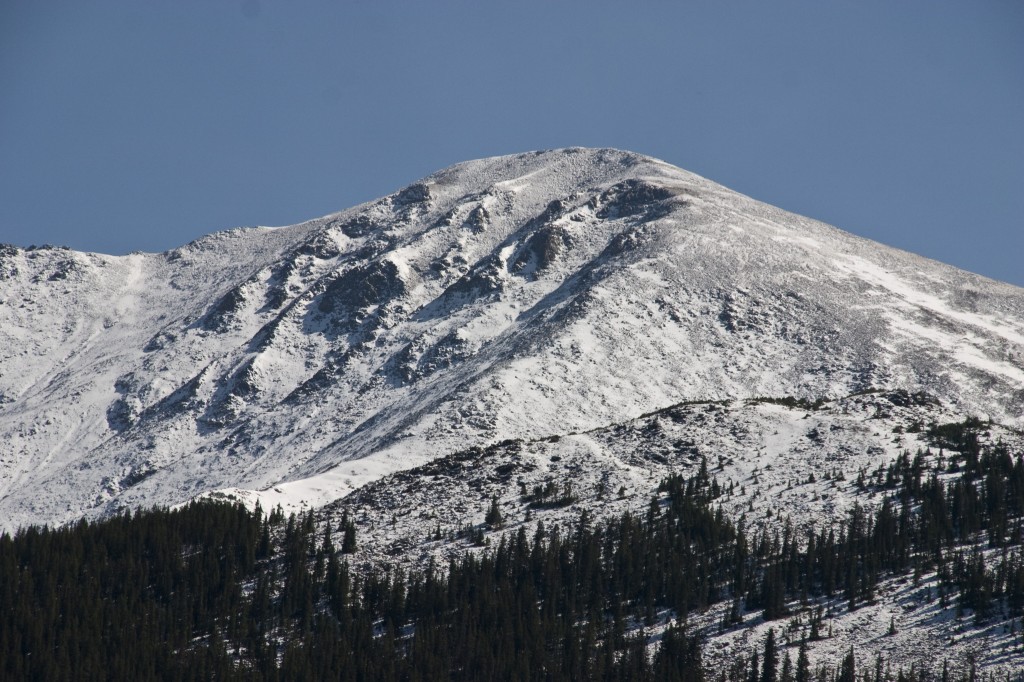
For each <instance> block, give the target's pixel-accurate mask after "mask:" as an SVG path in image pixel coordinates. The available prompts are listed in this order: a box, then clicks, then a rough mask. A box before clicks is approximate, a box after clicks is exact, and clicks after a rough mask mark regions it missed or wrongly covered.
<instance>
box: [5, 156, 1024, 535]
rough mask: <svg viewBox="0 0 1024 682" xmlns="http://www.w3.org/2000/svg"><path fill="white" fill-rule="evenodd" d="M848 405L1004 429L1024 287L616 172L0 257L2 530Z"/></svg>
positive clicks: (512, 176) (594, 167)
mask: <svg viewBox="0 0 1024 682" xmlns="http://www.w3.org/2000/svg"><path fill="white" fill-rule="evenodd" d="M865 200H867V201H869V200H870V197H866V198H865ZM868 388H885V389H894V388H903V389H907V390H909V391H917V390H926V391H928V392H929V393H931V394H932V395H934V396H936V397H938V398H939V399H941V400H942V401H943V402H944V403H945V404H947V405H949V406H950V407H951V408H952V409H955V410H957V411H958V412H960V413H969V414H978V415H980V416H984V417H990V418H992V419H994V420H996V421H999V422H1003V423H1005V424H1008V425H1010V426H1016V427H1021V426H1024V417H1022V415H1024V290H1021V289H1019V288H1016V287H1013V286H1010V285H1007V284H1002V283H999V282H994V281H991V280H988V279H985V278H982V277H979V276H975V275H972V274H970V273H966V272H963V271H961V270H957V269H955V268H952V267H949V266H946V265H942V264H940V263H936V262H934V261H929V260H926V259H924V258H920V257H918V256H914V255H912V254H908V253H905V252H902V251H898V250H895V249H892V248H888V247H885V246H882V245H879V244H876V243H873V242H869V241H867V240H864V239H860V238H857V237H854V236H852V235H849V234H847V233H844V232H842V231H840V230H837V229H835V228H833V227H830V226H827V225H824V224H822V223H819V222H816V221H813V220H809V219H806V218H802V217H799V216H795V215H793V214H790V213H786V212H784V211H782V210H779V209H776V208H773V207H771V206H767V205H765V204H762V203H759V202H757V201H754V200H752V199H750V198H748V197H744V196H742V195H739V194H737V193H735V192H732V191H730V190H728V189H726V188H724V187H721V186H719V185H716V184H715V183H712V182H710V181H708V180H705V179H703V178H700V177H698V176H696V175H693V174H692V173H688V172H686V171H683V170H680V169H678V168H675V167H673V166H670V165H668V164H666V163H664V162H661V161H658V160H655V159H651V158H648V157H644V156H640V155H637V154H632V153H629V152H623V151H617V150H609V149H562V150H555V151H548V152H536V153H530V154H521V155H515V156H506V157H498V158H492V159H483V160H479V161H471V162H468V163H463V164H459V165H457V166H453V167H452V168H449V169H446V170H443V171H440V172H438V173H435V174H433V175H431V176H429V177H427V178H424V179H423V180H421V181H420V182H418V183H415V184H413V185H410V186H409V187H407V188H405V189H402V190H400V191H398V192H396V193H395V194H392V195H389V196H387V197H384V198H382V199H380V200H378V201H375V202H371V203H369V204H365V205H362V206H358V207H355V208H353V209H350V210H348V211H344V212H342V213H338V214H333V215H330V216H326V217H324V218H321V219H318V220H314V221H311V222H308V223H304V224H302V225H296V226H293V227H284V228H273V229H271V228H254V229H241V230H232V231H229V232H225V233H220V234H215V235H211V236H209V237H206V238H204V239H201V240H198V241H196V242H194V243H192V244H189V245H186V246H184V247H181V248H179V249H175V250H173V251H170V252H167V253H163V254H132V255H129V256H124V257H111V256H103V255H98V254H88V253H77V252H73V251H70V250H67V249H60V248H39V249H33V250H26V249H22V248H16V247H0V436H2V437H0V528H7V529H12V528H16V527H18V526H21V525H24V524H27V523H42V522H47V523H60V522H66V521H68V520H71V519H75V518H78V517H81V516H83V515H88V516H98V515H103V514H106V513H110V512H111V511H114V510H116V509H119V508H123V507H134V506H137V505H151V504H176V503H180V502H183V501H185V500H187V499H189V498H191V497H193V496H195V495H198V494H203V493H207V492H210V491H214V490H218V489H226V490H231V491H234V492H236V493H238V494H241V495H243V496H244V497H246V498H247V499H253V500H254V499H257V498H260V499H264V500H265V506H266V505H267V504H276V503H278V502H282V503H285V504H287V505H292V506H301V505H302V504H307V505H320V504H323V503H326V502H329V501H331V500H333V499H335V498H337V497H339V496H342V495H345V494H347V493H349V492H350V491H352V490H354V489H356V488H358V487H360V486H362V485H364V484H366V483H367V482H370V481H373V480H376V479H378V478H379V477H381V476H384V475H386V474H388V473H389V472H393V471H397V470H401V469H406V468H409V467H412V466H416V465H418V464H421V463H424V462H427V461H429V460H431V459H433V458H436V457H438V456H441V455H444V454H448V453H451V452H453V451H456V450H461V449H463V448H465V447H467V446H471V445H477V444H486V443H490V442H494V441H498V440H503V439H506V438H525V439H531V438H538V437H545V436H551V435H556V434H566V433H570V432H582V431H586V430H589V429H593V428H597V427H601V426H604V425H607V424H609V423H613V422H618V421H622V420H624V419H628V418H631V417H636V416H638V415H641V414H644V413H648V412H651V411H653V410H656V409H659V408H663V407H665V406H667V405H671V404H674V403H678V402H680V401H683V400H690V399H724V398H747V397H754V396H787V395H795V396H800V397H808V398H818V397H839V396H844V395H847V394H850V393H853V392H855V391H859V390H863V389H868ZM241 491H249V492H245V493H243V492H241Z"/></svg>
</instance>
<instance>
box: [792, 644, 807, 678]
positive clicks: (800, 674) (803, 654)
mask: <svg viewBox="0 0 1024 682" xmlns="http://www.w3.org/2000/svg"><path fill="white" fill-rule="evenodd" d="M795 682H811V661H810V658H808V656H807V640H806V639H805V640H803V641H802V642H800V651H799V653H797V656H796V679H795Z"/></svg>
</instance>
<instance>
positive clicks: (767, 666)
mask: <svg viewBox="0 0 1024 682" xmlns="http://www.w3.org/2000/svg"><path fill="white" fill-rule="evenodd" d="M778 667H779V653H778V651H776V648H775V628H768V636H767V637H766V638H765V641H764V662H763V663H762V664H761V682H776V680H775V678H776V675H777V674H778Z"/></svg>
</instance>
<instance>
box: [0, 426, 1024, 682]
mask: <svg viewBox="0 0 1024 682" xmlns="http://www.w3.org/2000/svg"><path fill="white" fill-rule="evenodd" d="M972 428H975V427H974V426H972V425H970V424H967V425H962V428H961V429H959V430H956V429H952V430H950V429H947V431H949V433H945V434H944V436H943V437H946V436H949V437H957V438H962V439H963V440H962V442H959V441H958V445H961V446H962V447H963V448H964V452H963V454H961V455H949V456H945V455H944V456H943V457H942V458H941V459H940V458H937V457H930V456H929V455H928V454H927V453H919V454H918V455H917V456H914V457H911V456H910V455H909V454H908V455H907V456H905V457H902V458H900V459H899V460H898V461H896V462H895V463H893V464H892V465H891V466H889V467H886V468H882V469H879V470H877V471H875V472H863V473H862V475H861V476H860V477H858V484H859V485H860V486H862V487H863V488H864V489H865V490H866V491H871V490H873V491H875V492H878V493H880V494H882V495H883V496H884V501H883V502H882V503H881V504H880V505H878V506H877V508H873V509H870V510H868V509H865V508H861V507H855V508H854V509H853V511H852V512H851V513H850V515H849V518H848V519H847V520H846V522H845V523H844V524H841V526H839V527H837V528H834V529H822V530H820V531H817V532H808V533H806V534H803V535H800V534H798V533H796V532H795V531H793V530H792V528H791V527H790V526H789V525H785V524H784V525H783V527H782V528H781V529H780V530H779V531H777V532H759V533H750V532H747V531H746V530H745V529H744V527H743V526H742V524H740V525H737V524H735V523H734V522H733V521H732V520H731V519H729V518H727V517H726V516H725V515H724V513H723V511H722V508H721V505H720V504H719V501H720V498H721V497H722V496H723V495H724V494H725V491H724V490H723V489H722V488H721V487H720V486H719V484H718V483H717V482H716V481H715V480H713V479H712V478H711V476H710V475H709V472H708V470H707V466H706V463H703V464H702V466H701V467H700V470H699V471H698V472H697V474H696V475H695V476H693V477H691V478H683V477H680V476H673V477H670V478H668V479H666V480H665V481H664V482H663V483H662V485H661V486H660V488H659V491H658V493H657V495H655V497H654V498H652V500H651V503H650V505H649V506H648V508H647V509H646V511H645V512H643V513H640V514H624V515H622V516H620V517H618V518H614V519H611V520H607V521H603V522H595V521H594V520H593V519H592V518H591V517H590V516H589V515H588V514H587V513H586V512H584V513H583V514H582V515H581V517H580V518H579V520H578V521H577V522H576V523H574V524H572V525H571V527H559V526H548V527H546V526H545V525H544V524H543V523H538V525H537V526H536V528H535V529H534V530H532V531H529V532H528V531H527V529H526V527H525V526H523V525H520V526H519V527H518V528H515V529H513V530H509V531H507V532H499V531H497V530H495V529H493V528H492V529H491V532H490V533H489V538H488V539H489V540H491V544H490V547H489V548H488V549H486V550H483V551H481V552H478V553H466V554H464V555H463V556H462V557H461V558H460V559H459V560H457V561H454V560H453V561H452V562H451V563H449V564H448V565H446V566H434V565H431V566H430V567H429V568H428V569H426V570H424V571H422V572H415V573H412V574H404V573H401V572H392V573H383V572H374V571H360V572H359V573H358V574H356V573H354V572H353V571H352V570H350V568H349V565H348V563H347V561H346V554H348V553H350V552H351V551H353V550H354V548H355V545H356V543H357V537H356V533H357V529H356V527H355V524H353V523H352V522H351V521H350V520H349V519H347V518H345V519H343V520H342V524H341V527H340V528H336V529H335V528H331V527H329V526H324V525H321V526H318V525H317V524H316V522H315V519H314V516H313V514H312V513H308V514H305V515H301V516H294V515H293V516H291V517H289V518H287V519H286V518H285V517H284V515H283V514H281V513H280V511H275V512H274V513H272V514H270V515H264V514H263V513H262V512H261V511H259V510H257V511H255V512H249V511H247V510H246V509H244V508H243V507H240V506H231V505H224V504H215V503H210V502H207V503H196V504H192V505H189V506H187V507H185V508H182V509H179V510H176V511H167V510H152V511H144V512H143V511H140V512H136V513H134V514H131V515H128V514H125V515H122V516H119V517H117V518H113V519H110V520H107V521H103V522H100V523H89V522H86V521H82V522H80V523H78V524H75V525H73V526H69V527H66V528H60V529H47V528H42V529H38V528H30V529H27V530H24V531H21V532H19V533H17V534H16V535H15V536H14V537H11V536H9V535H4V536H2V537H0V677H2V678H3V679H38V680H49V679H111V680H123V679H132V680H150V679H153V680H156V679H167V680H191V679H196V680H199V679H203V680H205V679H235V678H238V679H246V680H302V679H309V680H319V679H332V680H333V679H337V680H434V679H454V680H578V679H593V680H680V681H691V680H692V681H695V682H697V681H702V680H705V679H707V680H717V679H721V680H743V681H745V682H746V681H750V682H810V681H811V680H812V679H813V680H816V681H818V680H820V681H822V682H832V681H837V682H847V681H848V680H849V681H850V682H852V680H853V677H851V675H852V676H854V677H856V679H857V680H867V681H868V682H881V680H883V679H897V678H898V676H899V677H902V679H904V680H911V679H913V680H918V679H925V677H924V676H923V675H922V673H921V671H916V670H915V671H910V670H908V671H895V672H893V671H891V670H889V669H888V668H882V667H881V664H880V662H877V661H876V662H874V663H873V665H872V666H867V667H862V668H861V669H858V668H857V661H856V658H855V656H854V652H852V651H851V652H850V653H849V655H847V656H846V657H844V659H843V660H841V661H836V662H834V665H832V666H819V667H816V668H813V669H812V667H811V666H810V664H809V663H808V659H807V654H806V647H807V643H808V642H810V641H813V640H814V639H818V638H821V637H824V636H826V633H825V632H824V629H823V627H822V609H821V606H820V605H821V604H823V603H834V602H835V600H836V599H837V598H842V599H843V600H845V603H846V605H847V606H848V608H851V609H853V608H857V607H858V606H859V605H861V604H864V603H868V602H871V601H872V600H873V599H874V591H875V589H876V588H877V586H878V585H879V584H880V581H881V580H883V579H885V578H887V577H890V576H892V575H895V574H909V573H913V574H914V576H915V579H921V578H922V577H923V576H924V575H925V574H931V573H932V572H935V573H937V574H938V576H939V579H938V582H937V588H936V590H935V593H934V594H933V595H932V598H933V599H939V600H943V602H944V605H945V606H948V607H949V608H954V607H955V608H957V609H958V610H959V611H960V612H961V613H966V612H967V611H968V610H970V611H972V612H973V616H974V618H975V619H978V620H985V619H994V618H997V617H998V618H1006V619H1015V618H1021V617H1022V616H1024V563H1022V558H1021V552H1020V544H1021V526H1020V521H1021V517H1022V516H1024V514H1022V510H1024V461H1022V459H1021V457H1020V456H1017V457H1011V456H1010V454H1009V453H1008V452H1007V451H1006V450H1005V448H1001V447H994V448H987V449H986V448H981V447H980V446H978V447H974V446H971V442H973V443H974V445H975V446H976V445H977V439H976V438H975V439H974V440H973V441H971V438H970V432H971V429H972ZM565 497H572V494H571V491H570V492H565V491H560V490H559V489H556V488H552V489H551V490H546V489H540V490H537V491H534V492H533V496H532V497H531V498H530V500H528V502H530V503H534V502H540V503H541V504H533V505H532V509H534V510H536V511H538V512H542V511H543V509H544V508H545V507H546V506H548V505H549V504H550V501H558V500H561V499H563V498H565ZM487 516H488V519H489V523H490V524H491V525H492V526H494V527H498V526H501V525H503V524H504V523H505V522H506V520H505V519H503V518H502V514H501V512H500V510H499V508H498V505H497V504H496V501H493V500H492V502H491V509H490V510H489V511H488V514H487ZM485 530H486V528H484V527H483V526H481V527H480V528H479V529H478V531H479V532H480V533H483V532H484V531H485ZM337 537H341V538H342V540H341V543H340V544H341V545H342V546H341V547H336V546H335V544H334V542H335V538H337ZM981 545H987V546H988V549H987V550H985V549H983V548H982V547H981ZM984 551H988V552H991V553H995V556H994V557H988V558H987V559H986V558H985V557H983V552H984ZM716 604H721V605H723V607H724V608H722V611H723V612H724V614H725V616H724V617H723V619H722V621H721V624H720V627H722V628H733V627H740V626H741V625H740V624H741V623H742V622H743V621H744V620H747V619H751V618H760V617H763V618H764V619H765V620H769V621H771V620H774V619H778V618H783V617H786V616H791V615H794V616H795V615H797V614H795V613H794V611H801V612H804V611H805V612H806V613H807V614H808V616H809V617H807V618H806V619H804V618H802V617H801V618H799V620H798V621H797V619H794V622H799V627H798V628H797V630H798V634H797V636H796V637H790V638H788V641H789V642H792V645H791V646H788V647H787V646H786V645H785V644H783V643H781V642H776V641H775V639H774V631H773V632H772V634H771V637H770V640H766V641H765V642H764V646H763V648H762V647H759V649H758V650H757V651H754V652H741V653H739V654H737V656H736V658H735V659H734V660H733V661H731V662H726V664H723V665H721V666H719V667H718V668H717V669H716V671H715V672H714V673H713V674H712V673H710V672H708V671H706V670H705V668H704V665H703V660H702V658H703V655H702V649H701V642H700V640H699V639H698V638H697V637H696V636H695V635H694V634H693V632H692V629H690V628H689V627H688V623H690V622H691V614H693V613H695V612H702V611H705V610H706V609H708V608H709V607H711V606H713V605H716ZM666 622H671V623H674V624H673V625H670V626H668V627H667V628H666V627H665V624H666ZM790 632H793V630H792V629H791V630H790ZM797 643H802V644H801V648H800V650H799V651H798V650H797V648H796V645H797ZM794 654H795V656H794ZM1021 657H1022V660H1024V649H1022V653H1021ZM881 671H885V672H884V673H883V672H881ZM947 679H953V678H952V677H950V676H948V675H947Z"/></svg>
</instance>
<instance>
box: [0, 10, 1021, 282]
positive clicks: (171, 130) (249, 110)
mask: <svg viewBox="0 0 1024 682" xmlns="http://www.w3.org/2000/svg"><path fill="white" fill-rule="evenodd" d="M573 145H584V146H594V147H598V146H611V147H619V148H623V149H631V150H634V151H638V152H643V153H646V154H650V155H653V156H657V157H659V158H662V159H665V160H666V161H669V162H671V163H674V164H676V165H678V166H681V167H683V168H686V169H688V170H692V171H694V172H697V173H700V174H701V175H704V176H707V177H709V178H711V179H713V180H716V181H718V182H721V183H723V184H725V185H727V186H729V187H732V188H733V189H736V190H739V191H741V192H744V193H746V194H749V195H751V196H754V197H756V198H758V199H762V200H764V201H767V202H770V203H773V204H775V205H777V206H780V207H782V208H785V209H788V210H791V211H794V212H797V213H802V214H805V215H808V216H811V217H814V218H818V219H821V220H824V221H826V222H829V223H832V224H834V225H837V226H839V227H842V228H844V229H846V230H849V231H851V232H854V233H856V234H860V235H863V236H865V237H869V238H871V239H876V240H879V241H882V242H885V243H887V244H891V245H894V246H898V247H901V248H905V249H908V250H911V251H914V252H917V253H921V254H924V255H926V256H930V257H933V258H937V259H939V260H943V261H946V262H949V263H953V264H955V265H958V266H961V267H964V268H967V269H969V270H973V271H976V272H980V273H982V274H986V275H989V276H991V277H995V278H998V279H1003V280H1007V281H1011V282H1014V283H1016V284H1020V285H1024V265H1022V262H1024V220H1022V216H1024V3H1022V2H1018V1H1016V0H1006V1H982V0H972V1H971V2H964V1H961V0H957V1H955V2H953V1H951V2H938V1H936V0H927V1H910V0H901V1H900V2H892V0H885V1H877V2H871V1H866V0H857V1H856V2H853V1H844V0H835V1H829V2H822V1H821V0H808V1H804V2H785V1H783V0H772V1H771V2H765V1H764V0H758V1H755V2H739V1H723V0H713V1H707V2H669V1H668V0H661V1H648V2H643V1H640V2H615V3H610V2H609V3H605V2H596V1H593V0H591V1H589V2H571V1H569V0H542V1H532V0H517V1H516V2H503V3H490V2H480V0H472V1H468V0H467V1H465V2H450V1H442V0H434V1H427V0H419V1H411V0H410V1H406V2H394V1H391V0H367V1H365V2H355V1H354V0H323V1H320V2H317V1H314V0H308V1H303V2H296V1H294V0H292V1H290V2H287V3H286V2H283V1H281V0H244V1H243V0H223V1H211V0H203V1H202V2H198V1H195V2H189V1H187V0H147V1H146V2H135V1H134V0H131V1H130V0H124V1H123V2H93V1H90V0H64V1H60V0H49V1H47V2H30V1H28V0H7V1H6V2H2V3H0V242H12V243H16V244H19V245H23V246H25V245H29V244H43V243H51V244H65V245H68V246H72V247H74V248H76V249H85V250H92V251H102V252H108V253H126V252H128V251H132V250H148V251H155V250H164V249H168V248H172V247H174V246H177V245H180V244H182V243H184V242H186V241H189V240H191V239H194V238H196V237H198V236H200V235H202V234H206V233H209V232H212V231H216V230H220V229H226V228H230V227H234V226H238V225H255V224H260V225H285V224H291V223H295V222H299V221H302V220H304V219H308V218H312V217H316V216H319V215H322V214H325V213H329V212H332V211H336V210H340V209H342V208H346V207H348V206H350V205H352V204H355V203H359V202H361V201H366V200H369V199H372V198H375V197H377V196H380V195H382V194H386V193H388V192H390V191H393V190H395V189H397V188H399V187H401V186H403V185H405V184H407V183H409V182H411V181H413V180H415V179H416V178H418V177H420V176H422V175H425V174H427V173H429V172H431V171H434V170H436V169H439V168H442V167H444V166H447V165H449V164H452V163H455V162H457V161H462V160H466V159H470V158H477V157H482V156H491V155H495V154H506V153H513V152H520V151H527V150H532V149H544V148H552V147H564V146H573Z"/></svg>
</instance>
